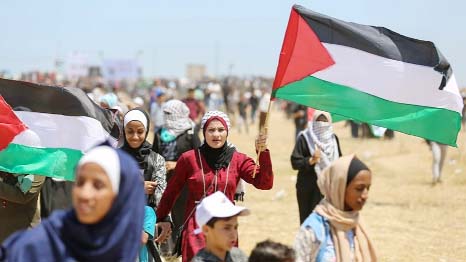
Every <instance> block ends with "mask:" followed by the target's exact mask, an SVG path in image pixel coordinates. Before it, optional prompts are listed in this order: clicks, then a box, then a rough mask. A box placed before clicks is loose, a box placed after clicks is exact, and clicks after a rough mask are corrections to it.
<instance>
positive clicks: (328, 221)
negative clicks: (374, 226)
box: [294, 155, 377, 262]
mask: <svg viewBox="0 0 466 262" xmlns="http://www.w3.org/2000/svg"><path fill="white" fill-rule="evenodd" d="M317 183H318V185H319V188H320V191H321V192H322V194H323V195H324V199H322V201H321V202H320V203H319V205H317V206H316V208H315V209H314V212H312V213H311V215H309V217H308V218H307V219H306V220H305V221H304V223H303V224H302V225H301V229H300V230H299V231H298V234H297V236H296V240H295V246H294V248H295V251H296V258H297V259H296V261H298V262H311V261H312V262H313V261H318V262H321V261H337V262H341V261H377V257H376V254H375V249H374V246H373V245H372V243H371V240H370V239H369V236H368V234H367V232H366V228H365V227H364V225H363V222H362V219H361V216H360V214H359V211H361V209H362V208H363V207H364V204H365V203H366V201H367V199H368V194H369V189H370V186H371V183H372V172H371V171H370V170H369V168H368V167H367V166H366V165H365V164H364V163H363V162H361V160H359V159H358V158H357V157H356V156H355V155H349V156H344V157H341V158H339V159H338V160H336V161H335V162H333V163H332V164H331V165H330V166H329V167H327V168H326V169H325V170H324V171H323V172H322V174H321V175H320V176H319V177H318V180H317Z"/></svg>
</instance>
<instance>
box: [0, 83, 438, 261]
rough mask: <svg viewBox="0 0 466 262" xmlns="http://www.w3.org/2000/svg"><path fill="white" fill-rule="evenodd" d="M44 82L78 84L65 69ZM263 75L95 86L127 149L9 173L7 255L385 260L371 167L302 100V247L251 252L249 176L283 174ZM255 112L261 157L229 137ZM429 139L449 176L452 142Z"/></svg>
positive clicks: (267, 184)
mask: <svg viewBox="0 0 466 262" xmlns="http://www.w3.org/2000/svg"><path fill="white" fill-rule="evenodd" d="M23 80H28V79H23ZM40 81H42V82H41V83H43V84H47V85H63V86H66V85H68V84H70V83H65V82H63V83H57V81H56V79H55V78H54V77H53V75H47V76H44V77H42V78H41V79H40ZM257 81H258V82H255V81H252V84H251V83H250V84H249V85H246V87H245V86H242V87H241V88H231V86H230V87H229V88H225V86H223V87H222V86H220V85H219V84H218V83H214V82H200V83H196V84H191V85H188V86H184V89H182V88H179V87H178V86H177V85H178V84H177V83H176V82H174V81H160V80H157V81H154V82H153V84H152V85H151V86H150V87H149V88H143V89H142V90H143V91H141V90H139V89H138V88H135V89H133V90H131V91H130V90H128V89H121V88H118V87H116V86H111V88H106V86H105V85H102V84H101V83H99V82H97V83H95V84H94V85H92V86H91V87H90V88H89V87H86V88H83V90H84V91H85V92H86V93H87V94H88V96H89V98H90V99H92V100H93V101H94V102H95V103H97V104H99V105H100V106H101V107H102V108H106V109H108V110H111V111H112V112H113V115H114V117H115V119H114V120H115V122H116V123H118V124H119V126H120V132H118V134H117V135H118V137H117V139H118V148H117V149H116V148H113V147H112V146H110V144H108V143H104V144H102V145H98V146H96V147H94V148H92V149H91V150H89V151H88V152H86V154H84V156H83V157H82V158H81V160H80V161H79V163H78V165H77V167H76V172H75V181H74V182H71V181H64V180H59V179H56V178H48V177H43V176H37V175H34V174H8V173H4V172H0V200H1V201H2V207H0V225H2V226H1V227H0V243H1V249H0V261H97V260H101V261H162V260H161V259H165V260H169V259H173V258H174V257H180V256H181V260H182V261H183V262H185V261H195V262H201V261H231V262H236V261H250V262H254V261H255V262H259V261H260V262H262V261H264V262H265V261H271V262H274V261H277V262H291V261H306V262H307V261H376V260H377V258H376V253H375V248H374V246H373V244H372V242H371V241H370V238H369V236H368V235H367V231H366V230H365V227H364V225H363V223H362V222H361V219H360V213H359V211H360V210H361V209H362V208H363V206H364V204H365V202H366V200H367V199H368V192H369V189H370V186H371V177H372V173H371V171H370V169H369V167H367V166H366V165H365V164H364V163H363V162H362V161H361V160H360V159H359V158H358V157H356V156H355V155H344V154H343V153H342V152H343V150H342V149H341V147H340V143H339V139H338V137H337V136H336V135H335V133H334V132H333V128H332V116H331V115H330V114H329V113H327V112H322V111H319V110H312V109H309V108H306V107H304V106H301V105H296V104H292V103H288V104H287V105H285V106H283V108H284V109H285V108H286V109H287V112H289V116H290V117H291V118H293V119H294V122H295V127H296V130H295V136H294V138H295V146H294V149H293V151H292V152H291V155H290V162H291V163H290V164H291V167H292V168H293V169H295V170H298V176H297V182H296V196H297V202H298V207H299V221H300V225H301V227H300V229H299V231H298V232H296V240H295V243H294V246H293V247H289V246H287V245H284V244H281V243H278V242H274V241H271V240H265V241H262V242H259V243H257V245H256V247H255V248H254V249H253V251H252V252H251V254H250V255H249V256H248V255H246V254H245V253H244V252H243V251H241V250H240V249H239V248H238V221H239V220H238V217H239V216H246V215H248V214H249V213H250V212H251V211H250V210H248V209H247V208H246V207H240V206H238V205H236V203H238V202H239V201H241V200H242V198H243V196H244V185H243V184H244V183H249V184H251V185H253V186H254V187H255V188H257V189H259V190H270V189H271V188H272V187H273V183H274V173H273V168H272V159H271V157H270V151H269V149H268V148H267V134H266V133H265V132H264V129H263V127H264V124H265V118H266V114H267V107H268V102H269V100H270V92H269V91H268V90H267V88H266V87H267V85H268V84H270V82H269V81H267V80H264V79H260V80H257ZM91 82H92V81H91ZM232 83H234V81H232V80H231V79H230V80H228V79H227V80H225V81H223V84H224V85H232ZM254 83H256V84H254ZM257 83H259V84H257ZM219 86H220V87H219ZM219 101H220V102H219ZM15 110H16V111H18V110H21V109H20V108H18V109H15ZM255 121H257V122H258V126H259V130H260V131H261V132H259V135H258V136H257V138H256V140H255V141H251V142H253V143H255V149H256V152H257V153H259V158H258V162H257V163H256V161H255V160H254V157H251V156H247V155H246V154H244V153H241V152H240V151H238V149H237V148H236V147H235V145H234V144H233V143H232V141H230V140H229V134H230V133H231V131H232V128H233V127H236V128H238V131H239V132H249V131H250V130H249V129H248V125H249V124H250V123H255ZM350 123H351V125H352V127H353V129H352V131H353V132H354V126H353V124H354V123H353V122H350ZM290 139H291V137H290ZM429 143H430V145H431V147H432V151H433V153H434V159H436V160H435V161H436V162H434V166H433V173H434V175H433V180H434V183H438V182H440V181H441V179H440V178H441V174H440V172H441V168H442V164H443V160H444V155H445V152H444V151H445V150H444V148H443V147H442V145H438V144H436V143H432V142H429ZM244 219H247V218H244ZM31 228H32V229H31ZM27 229H28V230H27Z"/></svg>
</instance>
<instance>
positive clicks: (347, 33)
mask: <svg viewBox="0 0 466 262" xmlns="http://www.w3.org/2000/svg"><path fill="white" fill-rule="evenodd" d="M293 8H294V9H295V10H296V12H298V14H299V15H300V16H301V17H302V18H303V19H304V20H305V21H306V22H307V23H308V24H309V26H310V27H311V29H312V30H313V31H314V32H315V33H316V35H317V36H318V37H319V39H320V41H321V42H324V43H329V44H336V45H343V46H348V47H352V48H356V49H359V50H362V51H365V52H368V53H371V54H374V55H378V56H381V57H385V58H389V59H393V60H398V61H402V62H406V63H412V64H417V65H423V66H428V67H432V68H434V69H435V70H437V71H439V72H440V73H442V74H444V75H445V76H449V74H448V72H449V71H451V70H450V64H449V63H448V61H447V60H446V59H445V58H444V57H443V56H442V55H441V54H440V51H439V50H438V49H437V48H436V47H435V45H434V43H432V42H429V41H423V40H418V39H414V38H410V37H406V36H403V35H401V34H398V33H396V32H393V31H391V30H390V29H387V28H384V27H377V26H367V25H360V24H356V23H350V22H345V21H342V20H338V19H335V18H333V17H330V16H326V15H323V14H319V13H316V12H313V11H311V10H308V9H306V8H304V7H302V6H299V5H295V6H293Z"/></svg>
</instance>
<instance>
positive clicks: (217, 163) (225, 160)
mask: <svg viewBox="0 0 466 262" xmlns="http://www.w3.org/2000/svg"><path fill="white" fill-rule="evenodd" d="M213 120H219V121H220V122H222V124H223V125H224V126H225V128H226V129H227V131H228V130H230V119H229V118H228V116H227V115H226V114H225V113H223V112H221V111H209V112H207V113H205V115H204V116H203V117H202V120H201V127H202V133H203V134H204V136H205V131H206V130H205V128H206V127H207V125H209V123H210V122H211V121H213ZM199 149H200V151H201V153H202V155H203V156H204V157H205V159H206V162H207V164H209V166H210V168H212V169H214V170H219V169H221V168H224V167H227V166H228V165H229V164H230V161H231V158H232V157H233V153H234V152H235V151H236V148H235V146H234V145H232V144H230V143H228V141H225V144H223V146H222V147H221V148H212V147H210V146H209V145H208V144H207V143H206V142H205V141H204V143H203V144H202V145H201V147H200V148H199Z"/></svg>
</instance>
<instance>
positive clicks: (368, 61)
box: [312, 43, 463, 114]
mask: <svg viewBox="0 0 466 262" xmlns="http://www.w3.org/2000/svg"><path fill="white" fill-rule="evenodd" d="M324 46H325V47H326V48H327V50H328V52H329V53H330V55H331V56H332V58H333V59H334V61H335V64H334V65H332V66H330V67H329V68H327V69H325V70H322V71H319V72H317V73H315V74H313V75H312V76H315V77H317V78H319V79H322V80H325V81H329V82H333V83H336V84H340V85H344V86H349V87H352V88H354V89H356V90H359V91H362V92H365V93H368V94H371V95H374V96H377V97H380V98H383V99H386V100H390V101H394V102H398V103H405V104H412V105H419V106H427V107H436V108H445V109H449V110H452V111H456V112H459V113H460V114H461V111H462V108H463V100H462V98H461V95H460V94H459V91H458V88H457V86H456V80H455V79H454V77H452V78H450V80H451V81H449V83H448V85H447V87H445V88H444V90H439V89H438V88H439V86H440V83H441V80H442V75H441V74H440V73H438V72H437V71H435V70H434V69H433V68H431V67H426V66H421V65H415V64H410V63H405V62H400V61H397V60H392V59H387V58H384V57H380V56H377V55H373V54H370V53H367V52H364V51H361V50H358V49H355V48H351V47H347V46H341V45H335V44H327V43H324Z"/></svg>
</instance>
